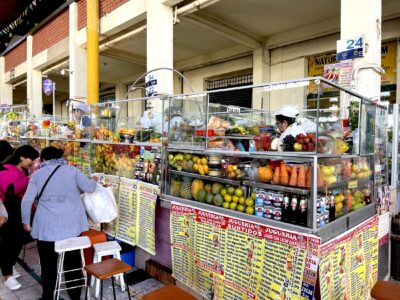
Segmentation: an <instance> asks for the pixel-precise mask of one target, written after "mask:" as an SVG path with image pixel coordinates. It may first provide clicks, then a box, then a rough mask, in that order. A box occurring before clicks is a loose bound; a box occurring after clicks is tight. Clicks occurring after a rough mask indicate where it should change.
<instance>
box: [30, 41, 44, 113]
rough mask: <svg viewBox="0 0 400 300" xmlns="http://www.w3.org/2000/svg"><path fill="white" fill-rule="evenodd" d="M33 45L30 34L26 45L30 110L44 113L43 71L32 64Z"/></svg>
mask: <svg viewBox="0 0 400 300" xmlns="http://www.w3.org/2000/svg"><path fill="white" fill-rule="evenodd" d="M32 45H33V37H32V36H31V35H30V36H28V38H27V45H26V50H27V54H26V63H27V64H26V77H27V82H26V85H27V91H26V95H27V99H28V107H29V111H30V112H31V113H33V114H38V115H40V114H42V111H43V99H42V72H41V71H38V70H34V69H33V66H32Z"/></svg>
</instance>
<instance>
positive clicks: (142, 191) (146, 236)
mask: <svg viewBox="0 0 400 300" xmlns="http://www.w3.org/2000/svg"><path fill="white" fill-rule="evenodd" d="M159 193H160V188H159V187H158V186H157V185H153V184H149V183H144V182H140V183H139V186H138V197H137V202H138V204H137V215H136V219H137V226H136V237H137V239H136V242H137V246H138V247H140V248H142V249H143V250H145V251H147V252H148V253H150V254H151V255H156V248H155V247H156V243H155V216H156V203H157V197H158V195H159Z"/></svg>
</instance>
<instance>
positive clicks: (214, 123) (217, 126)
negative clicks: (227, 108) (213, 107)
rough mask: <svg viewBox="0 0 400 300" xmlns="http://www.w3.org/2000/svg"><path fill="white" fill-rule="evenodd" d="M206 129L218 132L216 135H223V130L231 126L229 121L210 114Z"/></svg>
mask: <svg viewBox="0 0 400 300" xmlns="http://www.w3.org/2000/svg"><path fill="white" fill-rule="evenodd" d="M207 127H208V129H211V130H213V131H214V134H215V132H218V133H219V134H218V135H225V132H226V131H228V130H229V129H230V128H231V123H230V122H229V121H226V120H224V119H222V118H220V117H216V116H212V117H211V118H210V120H209V121H208V125H207Z"/></svg>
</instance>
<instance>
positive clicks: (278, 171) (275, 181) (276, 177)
mask: <svg viewBox="0 0 400 300" xmlns="http://www.w3.org/2000/svg"><path fill="white" fill-rule="evenodd" d="M280 174H281V169H280V168H278V167H276V168H275V172H274V176H273V177H272V183H273V184H279V183H280Z"/></svg>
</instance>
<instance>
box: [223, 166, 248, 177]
mask: <svg viewBox="0 0 400 300" xmlns="http://www.w3.org/2000/svg"><path fill="white" fill-rule="evenodd" d="M225 174H226V177H228V178H229V179H241V178H243V177H244V176H246V173H245V171H243V170H241V169H240V168H239V166H238V165H234V164H229V165H227V166H226V169H225Z"/></svg>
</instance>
